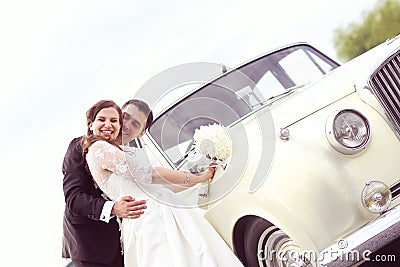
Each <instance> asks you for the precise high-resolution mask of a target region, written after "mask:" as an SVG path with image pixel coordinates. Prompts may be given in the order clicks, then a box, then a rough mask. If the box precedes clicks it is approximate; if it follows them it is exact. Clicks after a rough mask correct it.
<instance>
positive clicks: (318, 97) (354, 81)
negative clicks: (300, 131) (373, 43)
mask: <svg viewBox="0 0 400 267" xmlns="http://www.w3.org/2000/svg"><path fill="white" fill-rule="evenodd" d="M398 49H400V38H399V36H397V37H395V38H393V39H390V40H388V41H386V42H385V43H383V44H381V45H379V46H377V47H375V48H373V49H371V50H369V51H367V52H366V53H364V54H362V55H360V56H358V57H356V58H354V59H353V60H351V61H349V62H347V63H346V64H344V65H342V66H340V67H338V68H336V69H335V70H333V71H332V72H330V73H328V74H326V75H325V76H324V77H323V78H321V79H320V80H317V81H315V82H312V83H310V84H307V85H306V86H304V87H302V88H300V89H295V90H296V91H295V92H293V93H292V94H289V95H288V96H286V97H284V98H282V99H280V100H278V101H276V102H274V103H273V104H272V105H271V107H270V110H271V114H272V116H273V119H274V122H275V124H276V126H277V127H279V128H284V127H287V126H290V125H292V124H294V123H296V122H298V121H300V120H302V119H303V118H306V117H308V116H310V115H311V114H313V113H315V112H317V111H318V110H320V109H323V108H324V107H326V106H328V105H330V104H332V103H334V102H336V101H338V100H340V99H342V98H344V97H346V96H348V95H350V94H352V93H355V92H356V90H357V88H364V87H365V86H366V85H367V81H368V79H369V77H370V75H371V74H372V73H373V72H374V70H375V69H376V68H378V67H379V65H380V64H382V62H384V61H385V60H386V59H387V57H389V56H390V55H391V54H393V52H394V51H395V50H398Z"/></svg>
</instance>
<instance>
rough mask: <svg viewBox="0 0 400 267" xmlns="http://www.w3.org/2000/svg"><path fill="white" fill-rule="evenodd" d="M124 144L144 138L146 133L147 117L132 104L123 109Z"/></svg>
mask: <svg viewBox="0 0 400 267" xmlns="http://www.w3.org/2000/svg"><path fill="white" fill-rule="evenodd" d="M122 117H123V125H122V142H123V143H124V144H127V143H129V142H130V141H132V140H133V139H135V138H138V137H142V136H143V135H144V134H145V133H146V129H145V127H146V122H147V116H146V114H145V113H144V112H142V111H140V110H139V109H138V108H137V107H136V106H135V105H133V104H130V105H127V106H126V107H125V108H123V109H122Z"/></svg>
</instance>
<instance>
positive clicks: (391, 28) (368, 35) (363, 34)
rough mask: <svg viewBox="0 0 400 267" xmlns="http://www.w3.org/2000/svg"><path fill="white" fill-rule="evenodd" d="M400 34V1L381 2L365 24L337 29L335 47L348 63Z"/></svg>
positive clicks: (367, 16) (366, 15) (378, 2)
mask: <svg viewBox="0 0 400 267" xmlns="http://www.w3.org/2000/svg"><path fill="white" fill-rule="evenodd" d="M399 33H400V0H380V1H377V3H376V5H375V7H374V8H373V9H372V10H371V11H370V12H367V13H366V12H364V13H363V22H362V23H360V24H358V23H355V22H353V23H350V24H349V25H347V27H345V28H337V29H336V30H335V33H334V40H333V42H334V47H335V49H336V54H337V56H338V57H339V58H340V59H341V60H342V61H344V62H345V61H348V60H350V59H353V58H355V57H356V56H358V55H360V54H362V53H364V52H366V51H368V50H370V49H371V48H373V47H375V46H376V45H378V44H380V43H382V42H384V41H385V40H387V39H389V38H391V37H394V36H396V35H398V34H399Z"/></svg>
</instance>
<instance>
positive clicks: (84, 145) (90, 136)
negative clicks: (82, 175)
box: [82, 100, 122, 170]
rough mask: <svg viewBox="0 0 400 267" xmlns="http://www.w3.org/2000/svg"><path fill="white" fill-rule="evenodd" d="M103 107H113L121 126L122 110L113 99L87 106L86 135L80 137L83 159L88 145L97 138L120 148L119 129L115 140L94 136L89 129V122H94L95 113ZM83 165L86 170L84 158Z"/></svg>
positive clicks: (120, 133) (120, 136)
mask: <svg viewBox="0 0 400 267" xmlns="http://www.w3.org/2000/svg"><path fill="white" fill-rule="evenodd" d="M105 108H114V109H115V110H116V111H117V112H118V116H119V119H118V121H119V125H120V126H121V127H122V111H121V108H120V107H119V106H118V105H117V104H116V103H115V102H114V101H112V100H100V101H98V102H97V103H96V104H94V105H93V106H92V107H91V108H89V110H88V111H86V125H87V132H86V135H85V136H83V137H82V156H83V159H84V160H85V159H86V154H87V152H88V149H89V147H90V146H91V145H92V144H93V143H94V142H96V141H99V140H103V141H107V142H109V143H110V144H112V145H114V146H116V147H118V148H120V147H119V145H120V144H121V141H122V132H121V129H120V131H119V133H118V136H117V138H116V139H115V140H111V139H110V140H107V139H104V138H102V137H101V136H96V135H94V133H93V131H92V130H90V124H91V123H93V122H94V120H95V119H96V116H97V114H98V113H99V112H100V111H101V110H102V109H105ZM85 165H86V170H88V168H87V164H86V160H85Z"/></svg>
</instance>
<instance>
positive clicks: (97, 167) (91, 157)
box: [86, 141, 153, 201]
mask: <svg viewBox="0 0 400 267" xmlns="http://www.w3.org/2000/svg"><path fill="white" fill-rule="evenodd" d="M122 148H123V149H124V151H122V150H120V149H118V148H117V147H115V146H113V145H111V144H110V143H108V142H106V141H97V142H95V143H93V144H92V145H91V146H90V147H89V150H88V153H87V155H86V161H87V163H88V167H89V170H90V172H91V174H92V176H93V179H94V180H95V182H96V184H97V185H98V186H99V187H100V189H101V190H102V191H103V192H104V193H105V194H106V195H107V196H108V197H109V198H110V199H112V200H114V201H117V200H119V199H120V198H121V197H122V196H127V195H132V196H133V197H135V198H136V197H138V196H141V195H143V194H144V193H143V191H142V190H141V189H140V188H139V186H138V184H139V183H142V184H150V183H151V181H152V172H153V167H152V165H151V163H150V161H149V160H148V158H147V155H146V152H145V150H144V149H141V148H134V147H122Z"/></svg>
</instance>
